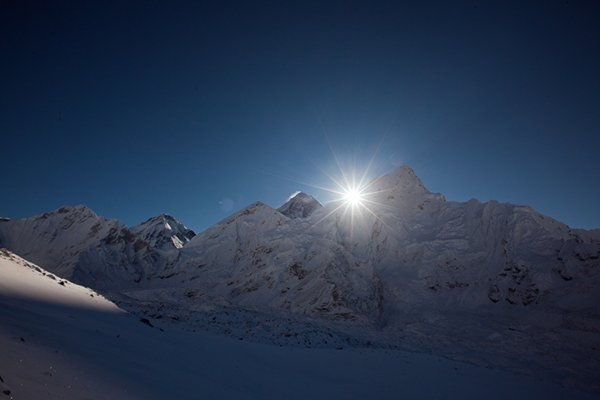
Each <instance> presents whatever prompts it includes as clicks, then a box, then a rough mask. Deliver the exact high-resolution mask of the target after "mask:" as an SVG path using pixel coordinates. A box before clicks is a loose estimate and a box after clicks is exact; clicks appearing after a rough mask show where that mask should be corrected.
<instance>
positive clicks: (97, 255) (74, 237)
mask: <svg viewBox="0 0 600 400" xmlns="http://www.w3.org/2000/svg"><path fill="white" fill-rule="evenodd" d="M157 218H162V217H157ZM151 221H153V219H151V220H149V221H146V222H145V223H143V224H141V225H139V226H137V227H135V228H134V229H135V233H134V231H133V230H132V229H129V228H128V227H127V226H125V225H124V224H122V223H121V222H119V221H117V220H114V219H107V218H104V217H100V216H98V215H96V214H95V213H94V212H93V211H92V210H91V209H89V208H88V207H86V206H83V205H78V206H73V207H71V206H65V207H61V208H59V209H57V210H54V211H51V212H47V213H44V214H42V215H38V216H35V217H32V218H26V219H20V220H12V221H0V246H2V247H6V248H9V249H11V251H14V252H15V253H17V254H19V255H20V256H22V257H24V258H26V259H28V260H31V261H32V262H35V263H40V264H43V265H44V266H45V267H46V268H47V269H48V270H50V271H52V272H53V273H55V274H57V275H59V276H61V277H63V278H66V279H70V280H73V281H74V282H77V283H80V284H85V285H89V286H93V287H95V288H97V289H105V288H116V287H125V286H132V285H136V284H137V283H139V282H140V281H142V280H145V279H148V278H149V277H150V276H153V275H155V274H156V273H157V271H160V270H162V268H163V267H164V265H165V264H166V263H168V262H169V260H170V256H169V255H168V254H167V253H166V252H165V251H163V250H165V245H164V244H165V243H166V242H168V241H169V240H171V243H175V241H176V240H180V239H179V236H177V235H181V237H182V238H186V236H185V235H190V232H191V231H189V230H185V227H183V226H182V225H181V224H179V223H177V222H176V221H175V220H174V219H173V226H174V227H175V229H176V230H177V231H176V232H175V233H171V231H169V233H166V231H168V230H167V229H166V228H165V229H164V231H165V232H163V231H161V230H160V229H158V228H156V227H155V226H154V225H153V223H152V222H151ZM164 225H166V223H165V224H163V226H164ZM161 235H162V236H161ZM173 236H174V237H175V238H173ZM146 240H149V241H151V243H152V245H150V244H149V243H148V242H147V241H146ZM172 249H176V247H175V245H173V246H172Z"/></svg>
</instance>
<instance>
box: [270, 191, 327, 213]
mask: <svg viewBox="0 0 600 400" xmlns="http://www.w3.org/2000/svg"><path fill="white" fill-rule="evenodd" d="M321 207H323V206H322V205H321V203H319V201H318V200H317V199H315V198H314V197H312V196H311V195H308V194H306V193H304V192H296V193H293V194H292V195H291V196H290V197H289V200H288V201H287V202H286V203H285V204H284V205H282V206H281V207H279V208H278V209H277V211H279V212H280V213H282V214H283V215H285V216H286V217H289V218H306V217H308V216H309V215H310V214H312V213H313V212H314V211H315V210H317V209H319V208H321Z"/></svg>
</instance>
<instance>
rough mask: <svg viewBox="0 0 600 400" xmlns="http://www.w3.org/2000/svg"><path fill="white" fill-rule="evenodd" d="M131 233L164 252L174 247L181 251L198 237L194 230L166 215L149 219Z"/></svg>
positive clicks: (132, 229)
mask: <svg viewBox="0 0 600 400" xmlns="http://www.w3.org/2000/svg"><path fill="white" fill-rule="evenodd" d="M131 231H132V232H134V233H135V234H137V235H138V236H140V237H141V238H142V239H143V240H144V241H145V242H147V243H148V244H150V246H151V247H156V248H160V249H163V250H170V249H172V248H173V247H175V248H178V249H179V248H181V247H183V245H184V244H185V243H187V242H189V241H190V240H191V239H192V238H193V237H194V236H196V233H195V232H194V231H193V230H191V229H189V228H187V227H186V226H185V225H183V224H182V223H181V222H179V221H178V220H177V219H175V217H173V216H171V215H169V214H165V213H162V214H159V215H157V216H154V217H152V218H149V219H147V220H146V221H144V222H142V223H141V224H139V225H137V226H134V227H133V228H131Z"/></svg>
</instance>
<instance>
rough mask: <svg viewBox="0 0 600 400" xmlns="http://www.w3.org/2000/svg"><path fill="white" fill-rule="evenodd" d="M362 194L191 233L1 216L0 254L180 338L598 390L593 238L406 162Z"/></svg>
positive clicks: (599, 245) (168, 227)
mask: <svg viewBox="0 0 600 400" xmlns="http://www.w3.org/2000/svg"><path fill="white" fill-rule="evenodd" d="M368 192H370V193H371V194H370V195H369V197H368V199H366V201H367V202H366V203H365V204H366V205H367V206H368V210H367V209H366V208H363V207H360V206H359V207H356V208H355V212H354V213H352V212H350V211H349V210H348V207H346V206H344V205H342V204H340V203H328V204H325V205H321V204H320V203H319V202H318V201H317V200H316V199H314V198H313V197H311V196H309V195H307V194H304V193H298V194H296V195H295V196H294V197H292V198H291V199H289V201H288V202H286V204H284V205H282V206H281V207H280V208H278V209H274V208H271V207H269V206H268V205H266V204H263V203H260V202H259V203H254V204H251V205H249V206H248V207H246V208H244V209H242V210H240V211H238V212H236V213H235V214H233V215H231V216H230V217H228V218H226V219H224V220H223V221H221V222H219V223H217V224H215V225H213V226H211V227H210V228H208V229H207V230H205V231H204V232H201V233H200V234H197V235H196V234H195V233H194V232H193V231H191V230H190V229H187V228H186V227H185V226H184V225H183V224H181V223H180V222H178V221H177V220H176V219H175V218H173V217H171V216H169V215H164V214H163V215H159V216H157V217H153V218H150V219H149V220H147V221H145V222H143V223H142V224H140V225H138V226H135V227H127V226H125V225H124V224H122V223H120V222H119V221H117V220H111V219H107V218H104V217H100V216H98V215H96V214H95V213H94V212H93V211H92V210H90V209H89V208H87V207H85V206H75V207H62V208H60V209H58V210H55V211H52V212H48V213H45V214H42V215H39V216H35V217H31V218H27V219H21V220H14V221H11V220H8V221H7V220H2V221H0V247H5V248H7V249H9V250H11V251H13V252H15V253H16V254H18V255H20V256H21V257H23V258H25V259H27V260H30V261H32V262H34V263H36V264H39V265H41V266H43V267H44V268H46V269H47V270H49V271H51V272H53V273H55V274H56V275H58V276H60V277H63V278H65V279H69V280H71V281H73V282H76V283H79V284H82V285H85V286H89V287H91V288H94V289H96V290H100V291H102V292H103V293H104V294H105V295H106V296H107V297H109V298H110V299H112V300H113V301H116V302H117V303H118V304H120V305H121V306H122V307H124V308H126V309H129V310H131V311H134V312H136V313H140V314H144V315H145V316H147V317H149V318H156V319H161V318H162V319H169V320H170V321H172V322H173V323H182V324H187V325H188V326H189V327H190V328H195V327H201V328H203V329H208V330H215V331H219V332H225V333H228V334H232V335H238V336H240V337H245V338H250V339H254V340H259V341H261V340H262V341H267V342H275V343H277V342H282V343H288V342H290V341H294V342H293V343H292V344H294V345H304V346H317V345H318V346H330V345H335V346H342V345H343V341H344V340H346V342H347V343H346V345H348V344H349V345H352V344H359V345H365V344H370V345H377V346H401V347H407V348H412V349H427V350H428V351H434V352H436V353H440V354H444V355H447V356H449V357H453V358H465V359H467V360H468V361H471V362H475V363H480V364H486V365H487V364H489V365H498V364H500V365H504V366H506V367H508V368H512V369H522V370H525V371H529V370H530V369H535V368H538V369H543V370H547V371H548V374H551V375H552V376H553V377H554V378H555V379H558V380H560V379H565V380H568V379H577V381H578V382H579V381H585V382H587V384H589V385H592V386H594V385H597V383H596V384H594V383H593V382H598V381H599V380H598V379H597V378H598V372H597V371H599V370H600V369H599V368H598V367H600V259H599V257H600V231H599V230H592V231H586V230H580V229H571V228H569V227H568V226H567V225H565V224H563V223H560V222H558V221H556V220H554V219H552V218H550V217H548V216H544V215H542V214H540V213H538V212H536V211H535V210H533V209H531V208H530V207H527V206H521V205H513V204H506V203H498V202H496V201H490V202H486V203H481V202H479V201H477V200H469V201H468V202H453V201H447V200H446V199H445V198H444V196H443V195H441V194H437V193H431V192H429V191H428V190H427V189H426V188H425V186H424V185H423V183H422V182H421V180H420V179H419V178H418V177H417V176H416V175H415V173H414V171H413V170H412V169H410V168H409V167H407V166H404V167H401V168H399V169H397V170H395V171H393V172H391V173H389V174H387V175H384V176H382V177H379V178H377V179H375V180H373V181H372V182H371V183H370V184H369V189H368ZM257 321H258V322H257ZM323 332H326V333H327V334H323ZM340 332H343V334H339V333H340ZM299 333H300V336H299ZM286 335H288V336H286ZM336 335H337V336H336ZM344 335H345V336H344ZM343 337H347V339H340V338H343ZM327 338H329V341H328V339H327ZM467 354H468V356H467ZM521 364H527V366H526V367H524V366H523V365H521ZM574 377H576V378H574Z"/></svg>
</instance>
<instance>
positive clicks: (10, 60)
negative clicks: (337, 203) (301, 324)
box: [0, 1, 600, 230]
mask: <svg viewBox="0 0 600 400" xmlns="http://www.w3.org/2000/svg"><path fill="white" fill-rule="evenodd" d="M321 3H326V4H321ZM521 3H523V2H506V1H502V2H485V4H484V2H475V1H473V2H468V1H466V2H456V3H454V4H450V2H429V3H428V2H406V3H402V2H382V3H378V2H363V3H358V2H335V1H332V2H315V3H311V2H294V3H292V2H289V3H286V2H260V3H255V2H244V3H220V4H219V5H218V6H217V5H214V4H212V5H207V4H203V3H200V2H196V3H192V2H110V3H106V2H87V4H82V2H52V4H50V2H40V3H39V4H37V3H34V2H33V3H29V2H16V1H15V2H2V3H1V4H2V5H0V7H1V9H0V52H1V54H2V62H1V63H0V84H1V86H0V134H1V137H2V149H3V151H2V157H1V158H0V168H1V170H2V171H3V173H2V181H3V193H2V196H1V197H0V214H1V215H4V216H8V217H12V218H19V217H26V216H30V215H33V214H36V213H40V212H44V211H48V210H51V209H54V208H57V207H59V206H61V205H63V204H79V203H83V204H86V205H88V206H90V207H91V208H93V209H94V210H95V211H96V212H97V213H99V214H101V215H105V216H108V217H113V218H118V219H121V220H122V221H124V222H125V223H128V224H135V223H137V222H141V221H143V220H145V219H146V218H148V217H150V216H152V215H155V214H158V213H161V212H168V213H171V214H173V215H174V216H176V217H177V218H179V219H180V220H182V221H183V222H184V223H186V224H187V225H188V226H190V227H191V228H194V229H196V230H202V229H204V228H206V227H208V226H209V225H210V224H212V223H214V222H217V221H218V220H220V219H222V218H224V217H225V216H227V215H228V214H229V213H231V212H232V211H234V210H236V209H239V208H242V207H244V206H245V205H247V204H249V203H252V202H254V201H257V200H261V201H264V202H266V203H267V204H270V205H272V206H279V205H280V204H281V203H283V202H284V201H285V200H286V198H287V196H288V195H289V194H290V193H292V192H294V191H296V190H303V191H306V192H308V193H311V194H314V195H315V196H316V197H317V198H319V199H320V200H322V201H327V200H328V199H329V197H328V194H327V193H326V192H324V191H322V190H319V189H316V188H314V187H311V186H308V185H307V184H313V185H317V186H330V185H331V182H330V181H329V180H328V179H327V177H326V175H325V174H324V171H325V172H327V173H335V172H336V171H335V167H334V166H335V162H334V160H333V155H334V154H335V155H336V156H337V157H339V158H340V159H341V160H343V161H344V163H345V165H352V164H355V165H356V166H357V167H358V168H361V167H362V166H364V165H365V164H366V162H367V161H368V159H369V158H370V157H371V156H372V155H373V154H375V155H376V157H375V162H374V165H375V167H374V169H373V171H372V176H375V175H377V174H380V173H385V172H387V171H389V170H390V169H392V168H394V167H395V166H398V165H401V164H403V163H407V164H409V165H410V166H411V167H413V169H414V170H415V171H416V173H417V174H418V175H419V176H420V177H421V179H422V180H423V181H424V183H425V185H426V186H427V187H428V188H429V189H430V190H432V191H435V192H441V193H444V194H445V195H446V197H447V198H448V199H451V200H467V199H469V198H477V199H479V200H482V201H485V200H490V199H498V200H500V201H509V202H514V203H519V204H529V205H531V206H533V207H534V208H535V209H537V210H538V211H540V212H542V213H544V214H547V215H550V216H552V217H554V218H556V219H558V220H560V221H562V222H565V223H567V224H569V225H571V226H574V227H586V228H591V227H600V208H599V207H598V206H597V204H598V203H599V202H598V200H599V197H600V188H599V185H598V182H600V157H598V149H599V148H600V112H599V108H600V107H599V106H600V74H598V71H600V56H599V55H600V26H599V25H598V23H597V21H598V20H599V17H600V7H599V6H598V5H597V4H595V3H594V2H577V1H569V2H549V1H543V2H527V4H521ZM376 149H379V150H378V151H376Z"/></svg>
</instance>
